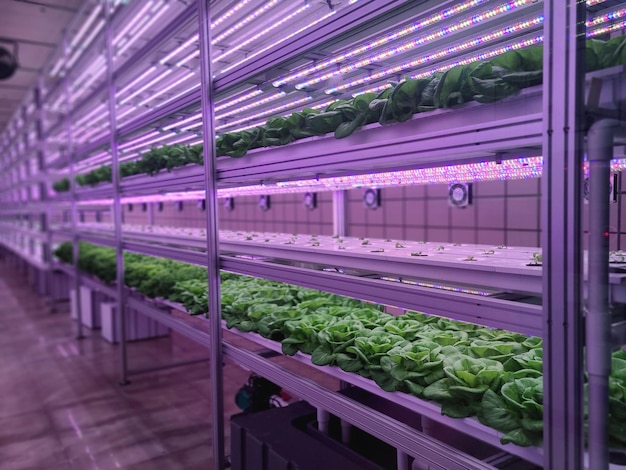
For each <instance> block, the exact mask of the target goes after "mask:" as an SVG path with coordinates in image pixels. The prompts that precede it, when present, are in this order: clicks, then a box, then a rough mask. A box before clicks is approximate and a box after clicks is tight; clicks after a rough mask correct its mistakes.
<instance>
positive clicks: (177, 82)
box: [137, 72, 195, 106]
mask: <svg viewBox="0 0 626 470" xmlns="http://www.w3.org/2000/svg"><path fill="white" fill-rule="evenodd" d="M194 76H195V74H194V73H192V72H186V73H185V75H183V76H182V77H180V78H179V79H177V80H175V81H174V82H172V83H170V84H169V85H167V86H166V87H165V88H161V89H160V90H159V91H157V92H156V93H154V94H152V95H150V96H148V97H147V98H146V99H144V100H143V101H141V102H140V103H139V104H138V105H137V106H143V105H145V104H147V103H148V102H150V101H152V100H154V99H156V98H158V97H159V96H161V95H163V94H165V93H167V92H168V91H170V90H171V89H172V88H174V87H176V86H178V85H180V84H181V83H183V82H185V81H187V80H189V79H190V78H192V77H194Z"/></svg>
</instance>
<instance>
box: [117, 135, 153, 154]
mask: <svg viewBox="0 0 626 470" xmlns="http://www.w3.org/2000/svg"><path fill="white" fill-rule="evenodd" d="M155 135H161V133H160V132H158V131H153V132H149V133H147V134H145V135H142V136H141V137H138V138H136V139H134V140H131V141H130V142H126V143H125V144H122V145H120V146H119V149H120V150H124V149H128V148H129V147H131V146H134V145H135V144H137V143H138V142H141V141H143V140H146V139H149V138H150V137H154V136H155Z"/></svg>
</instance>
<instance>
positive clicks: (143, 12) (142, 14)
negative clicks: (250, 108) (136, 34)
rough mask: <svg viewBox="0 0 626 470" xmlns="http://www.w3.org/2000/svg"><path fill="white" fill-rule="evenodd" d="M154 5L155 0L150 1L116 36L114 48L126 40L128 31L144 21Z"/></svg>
mask: <svg viewBox="0 0 626 470" xmlns="http://www.w3.org/2000/svg"><path fill="white" fill-rule="evenodd" d="M152 5H154V0H148V1H147V2H146V3H145V4H144V5H143V7H142V8H141V10H139V12H138V13H137V14H136V15H135V16H134V17H133V18H132V19H131V20H130V21H129V22H128V23H127V24H126V26H124V28H122V30H121V31H120V32H119V33H118V34H116V35H115V38H113V45H114V46H117V45H118V44H119V42H120V41H121V40H122V39H124V36H125V35H126V33H128V31H130V30H131V29H132V28H133V27H135V25H136V24H137V22H138V21H139V20H140V19H144V18H145V17H146V16H145V15H146V12H147V11H148V10H149V9H150V8H151V7H152Z"/></svg>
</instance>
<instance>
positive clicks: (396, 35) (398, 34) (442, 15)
mask: <svg viewBox="0 0 626 470" xmlns="http://www.w3.org/2000/svg"><path fill="white" fill-rule="evenodd" d="M486 1H488V0H470V1H467V2H464V3H461V4H459V5H456V6H454V7H452V8H449V9H446V10H443V11H441V12H439V13H436V14H434V15H432V16H430V17H428V18H425V19H423V20H419V21H418V22H415V23H413V24H412V25H409V26H406V27H405V28H402V29H400V30H397V31H394V32H392V33H389V34H387V35H385V36H382V37H379V38H377V39H374V40H373V41H369V42H368V43H366V44H363V45H360V46H358V47H356V48H354V49H351V50H350V51H347V52H344V53H342V54H339V55H336V56H333V57H331V58H329V59H326V60H323V61H320V62H318V63H316V64H315V65H313V66H312V67H309V68H307V69H304V70H300V71H298V72H296V73H293V74H291V75H287V76H286V77H282V78H279V79H278V80H276V81H274V82H273V83H272V84H273V85H274V86H275V87H280V86H282V85H285V84H287V83H290V82H293V81H295V80H298V79H300V78H303V77H306V76H308V75H310V74H311V73H314V72H319V71H320V70H323V69H325V68H328V67H330V66H332V65H335V64H338V63H340V62H344V61H345V60H347V59H350V58H352V57H355V56H357V55H360V54H363V53H365V52H367V51H370V50H372V49H375V48H377V47H380V46H384V45H386V44H388V43H389V42H391V41H395V40H396V39H400V38H402V37H404V36H406V35H408V34H411V33H414V32H416V31H419V30H420V29H423V28H426V27H428V26H432V25H433V24H435V23H438V22H440V21H443V20H445V19H449V18H451V17H453V16H456V15H458V14H460V13H462V12H465V11H467V10H468V9H470V8H473V7H475V6H477V5H480V4H481V3H484V2H486Z"/></svg>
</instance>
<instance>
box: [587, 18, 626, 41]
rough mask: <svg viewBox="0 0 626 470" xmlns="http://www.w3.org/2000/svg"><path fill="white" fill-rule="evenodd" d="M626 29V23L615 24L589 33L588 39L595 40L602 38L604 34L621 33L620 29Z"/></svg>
mask: <svg viewBox="0 0 626 470" xmlns="http://www.w3.org/2000/svg"><path fill="white" fill-rule="evenodd" d="M624 28H626V21H620V22H619V23H614V24H611V25H608V26H603V27H602V28H597V29H594V30H593V31H589V32H587V37H588V38H593V37H596V36H601V35H603V34H607V33H612V32H614V31H619V30H620V29H624Z"/></svg>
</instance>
